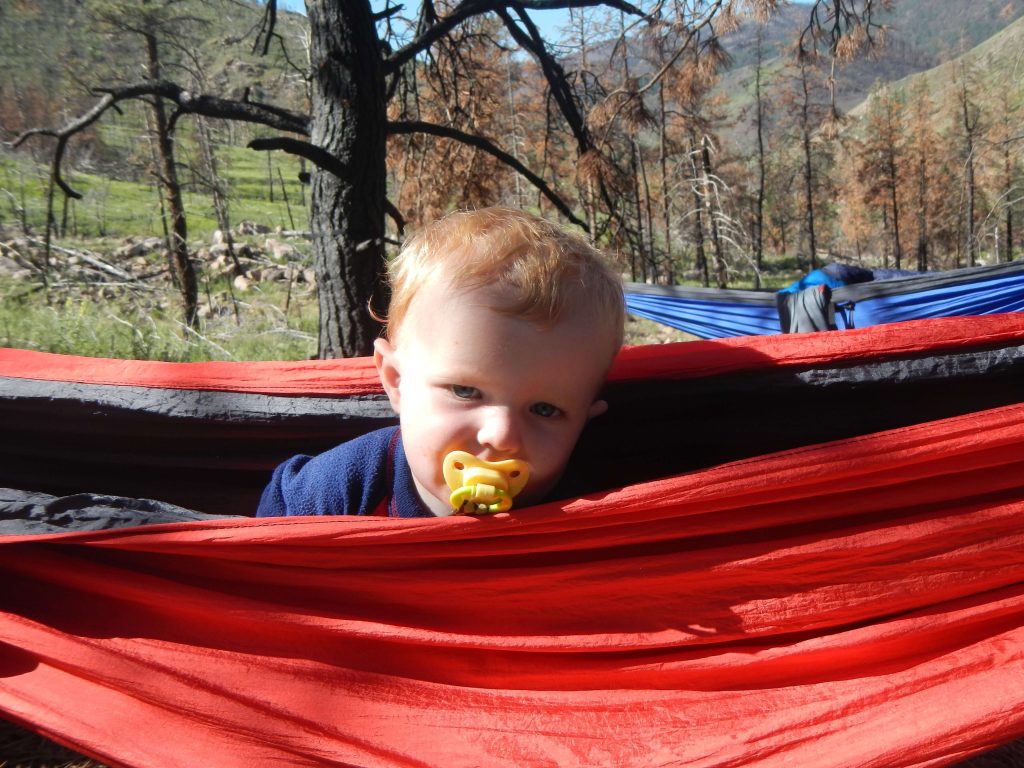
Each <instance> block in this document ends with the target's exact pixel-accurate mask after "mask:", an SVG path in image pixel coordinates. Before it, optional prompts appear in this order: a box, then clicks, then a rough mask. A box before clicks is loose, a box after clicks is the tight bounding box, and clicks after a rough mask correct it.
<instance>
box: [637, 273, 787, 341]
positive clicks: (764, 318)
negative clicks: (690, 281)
mask: <svg viewBox="0 0 1024 768" xmlns="http://www.w3.org/2000/svg"><path fill="white" fill-rule="evenodd" d="M625 289H626V311H627V312H629V313H630V314H631V315H636V316H637V317H645V318H647V319H648V320H653V321H654V322H656V323H661V324H662V325H667V326H669V327H670V328H676V329H677V330H680V331H686V332H687V333H692V334H693V335H694V336H697V337H699V338H702V339H724V338H729V337H732V336H769V335H771V334H773V333H780V330H779V312H778V310H777V309H776V307H775V294H774V293H769V292H767V291H742V290H717V289H715V288H689V287H683V286H678V285H671V286H669V285H645V284H644V283H626V285H625Z"/></svg>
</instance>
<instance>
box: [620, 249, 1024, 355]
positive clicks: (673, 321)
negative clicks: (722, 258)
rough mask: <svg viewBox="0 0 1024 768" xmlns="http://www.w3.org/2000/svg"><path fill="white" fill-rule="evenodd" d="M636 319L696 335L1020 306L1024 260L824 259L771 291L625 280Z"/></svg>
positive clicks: (839, 325)
mask: <svg viewBox="0 0 1024 768" xmlns="http://www.w3.org/2000/svg"><path fill="white" fill-rule="evenodd" d="M625 287H626V309H627V311H628V312H629V313H630V314H632V315H636V316H637V317H644V318H647V319H649V320H654V321H655V322H658V323H661V324H663V325H667V326H669V327H671V328H676V329H678V330H681V331H685V332H686V333H690V334H693V335H694V336H697V337H699V338H702V339H721V338H727V337H732V336H769V335H773V334H778V333H783V332H785V333H794V332H804V331H816V330H826V329H840V330H845V329H848V328H866V327H868V326H871V325H882V324H885V323H896V322H901V321H904V320H922V319H926V318H933V317H963V316H968V315H989V314H998V313H1004V312H1021V311H1024V261H1015V262H1011V263H1008V264H997V265H995V266H990V267H971V268H968V269H957V270H951V271H948V272H930V273H917V272H901V271H897V270H873V271H872V270H866V269H861V268H860V267H853V266H849V265H843V264H829V265H828V266H826V267H823V268H822V269H818V270H814V271H813V272H810V273H808V274H807V275H806V276H804V277H803V278H801V279H800V280H798V281H796V282H794V283H793V284H792V285H790V286H788V287H786V288H784V289H783V290H781V291H778V292H772V291H752V290H737V289H729V290H716V289H713V288H690V287H682V286H652V285H645V284H643V283H627V284H626V286H625Z"/></svg>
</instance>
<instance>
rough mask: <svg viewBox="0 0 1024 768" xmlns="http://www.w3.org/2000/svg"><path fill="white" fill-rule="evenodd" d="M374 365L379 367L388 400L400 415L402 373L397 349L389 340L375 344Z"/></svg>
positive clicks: (378, 341)
mask: <svg viewBox="0 0 1024 768" xmlns="http://www.w3.org/2000/svg"><path fill="white" fill-rule="evenodd" d="M373 364H374V365H376V366H377V375H378V376H380V383H381V384H382V385H383V387H384V392H385V394H386V395H387V396H388V400H390V401H391V408H392V410H394V412H395V413H399V412H400V411H399V407H400V405H401V401H402V395H401V391H400V390H399V388H398V385H399V384H400V383H401V381H402V371H401V369H400V368H399V362H398V355H397V354H396V353H395V348H394V347H393V346H391V342H389V341H388V340H387V339H377V340H376V341H374V342H373Z"/></svg>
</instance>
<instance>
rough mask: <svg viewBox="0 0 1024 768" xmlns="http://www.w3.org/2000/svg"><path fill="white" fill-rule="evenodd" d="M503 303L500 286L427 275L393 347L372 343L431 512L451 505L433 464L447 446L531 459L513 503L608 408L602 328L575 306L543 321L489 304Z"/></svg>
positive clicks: (528, 494) (530, 491) (545, 484)
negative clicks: (464, 285)
mask: <svg viewBox="0 0 1024 768" xmlns="http://www.w3.org/2000/svg"><path fill="white" fill-rule="evenodd" d="M501 304H502V302H501V294H500V291H499V289H496V288H491V287H484V288H479V289H474V290H469V291H454V290H452V289H450V288H449V287H448V286H447V285H443V284H441V285H435V284H433V283H428V284H427V285H426V286H425V287H424V288H423V289H422V290H421V291H420V292H419V293H418V294H417V295H416V298H415V299H414V300H413V302H412V304H411V306H410V307H409V310H408V313H407V314H406V316H405V318H404V320H403V323H402V326H401V328H400V329H399V331H398V335H397V338H396V339H395V344H394V346H392V345H391V344H389V343H388V342H387V341H385V340H383V339H379V340H378V341H377V348H376V353H375V356H374V357H375V360H376V362H377V367H378V370H379V371H380V375H381V380H382V381H383V383H384V387H385V390H386V391H387V393H388V396H389V398H390V399H391V404H392V407H394V409H395V411H397V412H398V414H399V417H400V420H401V425H402V440H403V442H404V444H405V452H406V456H407V457H408V459H409V465H410V467H411V469H412V474H413V477H414V478H415V480H416V485H417V489H418V490H419V493H420V497H421V498H422V499H423V500H424V502H425V503H426V504H427V506H428V507H429V508H430V509H431V511H433V512H434V513H435V514H438V515H446V514H451V512H452V509H451V505H450V503H449V501H448V499H449V495H450V493H451V491H450V490H449V489H448V486H447V485H446V484H445V481H444V477H443V475H442V471H441V466H442V462H443V460H444V457H445V456H446V455H448V453H449V452H451V451H454V450H462V451H466V452H468V453H471V454H473V455H474V456H476V457H477V458H480V459H483V460H485V461H500V460H503V459H509V458H516V459H520V460H522V461H526V462H528V463H529V465H530V480H529V482H528V484H527V486H526V488H525V489H524V490H523V491H522V493H520V494H519V496H517V497H516V501H515V505H516V506H517V507H521V506H524V505H528V504H533V503H536V502H538V501H540V500H542V499H544V497H545V496H546V495H547V494H548V493H549V492H550V491H551V489H552V487H553V486H554V485H555V483H556V482H557V481H558V479H559V477H560V476H561V474H562V471H563V470H564V469H565V465H566V462H567V461H568V460H569V455H570V454H571V453H572V450H573V447H574V446H575V445H576V439H577V438H578V437H579V434H580V431H581V430H582V429H583V426H584V424H586V422H587V419H589V418H590V417H591V416H595V415H597V414H599V413H602V412H603V411H604V410H605V407H606V406H605V403H604V402H603V401H596V402H595V400H594V398H595V397H596V395H597V392H598V390H599V389H600V387H601V384H602V382H603V379H604V374H605V372H606V370H607V368H608V364H609V363H610V361H611V356H612V352H613V350H612V349H611V343H610V340H609V334H608V333H607V332H606V331H604V330H603V329H599V328H595V324H594V322H593V321H592V320H591V319H590V318H588V317H587V316H586V315H584V314H581V313H579V312H572V311H567V312H565V313H564V314H565V316H564V317H563V318H561V319H560V321H559V322H558V323H557V324H555V325H554V326H553V327H552V328H550V329H541V328H538V327H537V326H535V325H533V324H532V323H530V322H528V321H526V320H521V319H518V318H515V317H509V316H507V315H503V314H500V313H498V312H496V311H494V310H493V309H492V307H494V306H501Z"/></svg>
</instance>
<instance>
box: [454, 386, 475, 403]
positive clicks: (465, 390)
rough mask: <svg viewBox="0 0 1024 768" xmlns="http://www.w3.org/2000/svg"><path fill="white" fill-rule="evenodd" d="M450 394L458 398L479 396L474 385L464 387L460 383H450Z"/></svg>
mask: <svg viewBox="0 0 1024 768" xmlns="http://www.w3.org/2000/svg"><path fill="white" fill-rule="evenodd" d="M452 394H453V395H455V396H456V397H457V398H459V399H460V400H473V399H475V398H477V397H479V396H480V390H479V389H477V388H476V387H466V386H463V385H462V384H452Z"/></svg>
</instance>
